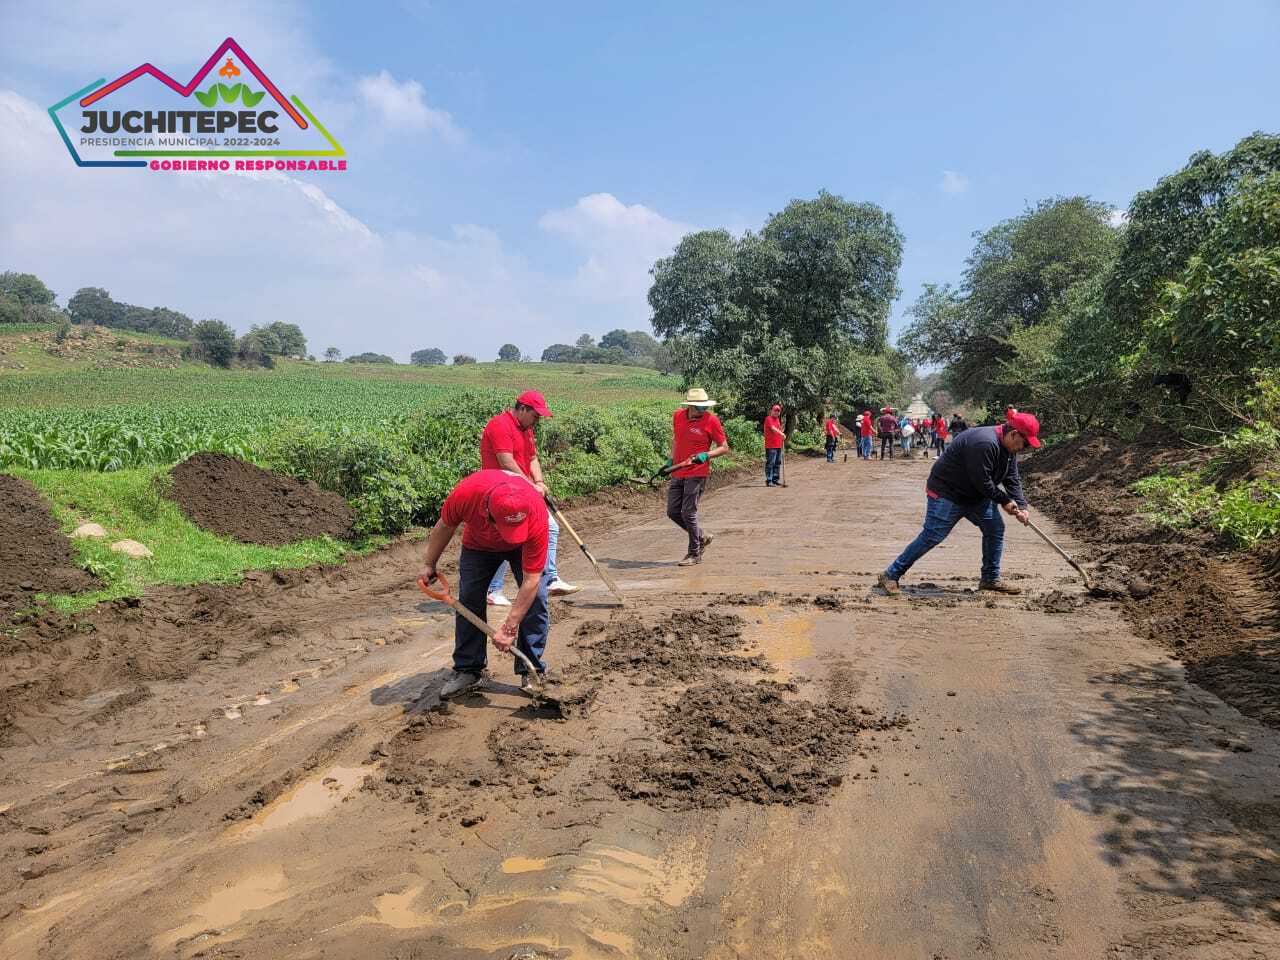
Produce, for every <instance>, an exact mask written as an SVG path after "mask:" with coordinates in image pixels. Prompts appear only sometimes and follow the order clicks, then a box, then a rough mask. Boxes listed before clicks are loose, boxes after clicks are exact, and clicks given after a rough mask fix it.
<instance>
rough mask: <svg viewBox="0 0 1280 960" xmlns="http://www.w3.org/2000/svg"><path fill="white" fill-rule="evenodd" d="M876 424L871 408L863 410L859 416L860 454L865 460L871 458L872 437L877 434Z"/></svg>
mask: <svg viewBox="0 0 1280 960" xmlns="http://www.w3.org/2000/svg"><path fill="white" fill-rule="evenodd" d="M875 431H876V428H875V424H874V422H873V421H872V418H871V411H870V410H863V411H862V416H861V417H859V418H858V456H860V457H862V459H863V460H870V459H871V438H872V436H873V435H874V434H875Z"/></svg>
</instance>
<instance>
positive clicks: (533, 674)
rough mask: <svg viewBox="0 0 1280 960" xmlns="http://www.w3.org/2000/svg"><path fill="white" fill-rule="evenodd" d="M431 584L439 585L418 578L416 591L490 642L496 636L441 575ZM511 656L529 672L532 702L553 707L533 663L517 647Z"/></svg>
mask: <svg viewBox="0 0 1280 960" xmlns="http://www.w3.org/2000/svg"><path fill="white" fill-rule="evenodd" d="M431 582H432V583H435V584H439V586H437V587H434V588H433V587H432V586H431V584H430V583H427V581H425V580H423V579H422V578H421V577H419V578H418V589H419V590H421V591H422V592H423V593H425V594H426V595H427V596H428V597H430V598H431V599H432V600H439V601H440V602H441V603H443V604H445V605H446V606H450V607H453V609H454V610H456V611H457V612H458V614H459V615H460V616H462V617H465V618H466V619H467V620H469V621H471V624H472V626H474V627H475V628H476V629H477V630H480V631H482V632H483V633H484V635H485V636H486V637H488V638H489V639H490V640H492V639H493V638H494V637H495V636H496V635H497V631H496V630H494V629H493V627H491V626H489V624H488V623H486V622H485V621H484V620H483V619H481V618H480V617H477V616H476V615H475V614H474V613H472V612H471V611H470V610H468V609H467V608H466V607H464V606H463V605H462V604H460V603H459V602H458V601H457V600H455V599H454V598H453V595H452V594H451V593H450V592H449V583H448V581H447V580H445V578H444V577H443V576H442V575H441V574H439V573H437V574H436V575H435V577H434V578H433V579H432V581H431ZM511 655H512V656H513V657H515V658H516V659H517V660H519V661H521V662H522V663H523V664H524V665H525V669H527V670H528V671H529V679H530V681H531V682H532V683H533V687H532V688H531V690H532V692H533V699H534V701H535V702H538V703H543V702H545V703H550V704H553V705H554V703H555V700H554V698H552V697H548V696H547V686H546V681H545V680H544V679H543V677H542V674H541V673H539V672H538V671H537V670H536V669H535V668H534V666H533V662H532V661H531V660H530V659H529V658H528V657H526V656H525V655H524V654H523V653H521V652H520V648H519V647H514V646H513V647H512V648H511Z"/></svg>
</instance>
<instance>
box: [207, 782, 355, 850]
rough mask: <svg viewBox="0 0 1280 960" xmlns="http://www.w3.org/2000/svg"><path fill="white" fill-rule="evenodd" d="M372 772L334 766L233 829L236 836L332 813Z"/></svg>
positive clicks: (293, 789)
mask: <svg viewBox="0 0 1280 960" xmlns="http://www.w3.org/2000/svg"><path fill="white" fill-rule="evenodd" d="M371 772H373V768H372V767H330V768H329V769H328V770H326V771H324V773H322V774H319V775H317V776H315V777H312V778H310V779H308V780H304V781H303V782H302V783H300V784H298V785H297V786H296V787H293V788H292V789H291V790H288V791H286V792H285V793H284V794H282V795H281V796H280V797H278V798H277V799H276V800H273V801H272V802H271V803H269V804H267V806H265V807H264V808H263V809H262V810H261V811H260V812H259V813H258V814H257V815H256V816H254V818H253V819H252V820H250V821H249V822H248V823H246V824H242V825H239V826H236V827H233V828H232V831H231V832H232V835H233V836H234V837H235V838H236V839H246V838H248V837H253V836H257V835H258V834H262V833H267V832H269V831H272V830H280V829H282V828H284V827H288V826H291V825H293V824H295V823H297V822H299V821H300V820H307V819H310V818H312V817H318V816H321V815H322V814H325V813H328V812H329V811H330V810H332V809H334V808H335V807H337V806H338V804H340V803H342V801H343V800H345V799H346V798H347V797H348V796H349V795H350V794H351V792H352V791H353V790H355V788H356V787H358V786H360V784H361V783H363V782H364V778H365V777H366V776H367V775H368V774H370V773H371Z"/></svg>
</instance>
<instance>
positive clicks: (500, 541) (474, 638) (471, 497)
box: [419, 470, 551, 699]
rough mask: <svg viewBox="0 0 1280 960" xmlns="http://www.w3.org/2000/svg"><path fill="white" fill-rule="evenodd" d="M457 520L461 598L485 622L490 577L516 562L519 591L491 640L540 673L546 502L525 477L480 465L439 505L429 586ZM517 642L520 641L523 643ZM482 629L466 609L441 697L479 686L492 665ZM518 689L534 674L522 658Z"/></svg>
mask: <svg viewBox="0 0 1280 960" xmlns="http://www.w3.org/2000/svg"><path fill="white" fill-rule="evenodd" d="M459 524H466V529H465V530H464V531H463V534H462V554H461V556H460V557H459V558H458V602H459V603H461V605H462V606H464V607H466V608H467V609H468V610H470V611H471V612H472V613H474V614H476V615H477V616H479V617H480V618H481V619H485V610H486V604H485V595H486V593H487V592H488V589H489V581H490V580H491V579H492V578H493V574H494V572H495V571H496V570H497V569H498V567H499V566H501V565H502V563H503V561H506V562H508V563H510V565H511V572H512V573H513V574H515V578H516V583H517V584H519V586H520V590H519V592H518V593H517V594H516V598H515V600H514V601H513V602H512V604H511V609H510V611H509V612H508V613H507V617H506V619H505V620H503V622H502V625H501V626H500V627H498V629H497V632H496V633H495V635H494V637H493V643H494V646H496V647H497V648H498V649H499V650H501V651H503V652H504V653H507V652H510V650H511V648H512V647H513V646H515V647H516V648H517V649H518V650H520V651H521V652H522V653H523V654H524V655H525V656H526V657H528V659H529V661H530V662H531V663H532V664H533V667H534V669H535V670H537V671H538V673H540V674H545V673H546V667H545V666H544V665H543V663H542V654H543V651H545V650H546V648H547V633H548V631H549V630H550V628H551V614H550V612H549V611H548V609H547V584H546V577H545V576H544V571H545V570H546V566H547V534H548V524H547V506H546V504H545V503H543V502H542V495H541V494H540V493H539V492H538V491H537V490H536V489H534V486H533V484H531V483H530V482H529V481H528V480H526V479H525V478H524V477H522V476H520V475H519V474H515V473H510V472H508V471H506V470H478V471H476V472H475V473H473V474H471V476H469V477H467V478H465V479H463V480H462V481H460V482H459V483H458V485H457V486H456V487H454V488H453V492H451V493H450V494H449V496H448V497H447V498H446V499H445V501H444V505H443V506H442V507H441V508H440V522H439V523H437V524H436V525H435V529H433V530H432V531H431V538H430V539H429V540H428V541H427V558H426V561H425V562H424V563H423V566H422V572H421V573H420V574H419V578H420V579H421V580H423V581H425V582H427V583H430V582H431V581H432V580H434V579H435V577H436V563H437V562H438V561H439V560H440V555H441V554H442V553H444V549H445V547H447V546H448V545H449V541H450V540H452V539H453V534H454V532H455V531H456V530H457V529H458V526H459ZM517 645H518V646H517ZM487 652H488V648H487V645H486V642H485V635H484V633H483V632H482V631H481V630H480V629H479V628H478V627H476V626H475V625H474V624H472V623H470V622H469V621H468V620H467V619H466V618H465V617H463V616H462V614H458V615H457V619H456V621H455V624H454V633H453V674H452V676H450V677H449V679H448V680H446V681H445V683H444V686H443V687H442V688H441V689H440V696H441V698H442V699H443V698H446V697H453V696H457V695H458V694H460V693H465V692H466V691H468V690H471V689H473V688H475V687H476V686H478V685H479V683H480V679H481V674H482V673H483V671H484V668H485V665H486V663H487V659H488V658H487ZM516 673H517V674H519V675H520V689H521V690H528V689H529V688H530V686H531V685H532V679H531V678H530V677H529V676H528V675H527V674H528V671H527V668H526V667H525V666H524V664H523V663H521V662H519V661H517V663H516Z"/></svg>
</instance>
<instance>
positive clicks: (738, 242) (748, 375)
mask: <svg viewBox="0 0 1280 960" xmlns="http://www.w3.org/2000/svg"><path fill="white" fill-rule="evenodd" d="M902 244H903V238H902V234H901V232H900V231H899V230H898V228H897V225H896V224H895V223H894V220H893V216H892V215H891V214H889V213H887V212H885V211H884V210H882V209H881V208H880V207H878V206H876V205H875V204H873V203H854V202H851V201H848V200H845V199H844V198H842V197H838V196H836V195H834V194H831V193H827V192H825V191H823V192H822V193H820V194H819V195H818V196H817V198H816V199H813V200H794V201H792V202H791V203H789V204H788V205H787V206H786V207H785V208H784V209H783V210H782V212H781V213H777V214H774V215H773V216H771V217H770V218H769V219H768V221H766V223H765V225H764V228H763V229H762V230H761V231H760V233H759V234H754V233H750V232H748V233H746V234H744V235H743V236H742V237H740V238H735V237H733V236H732V235H731V234H730V233H729V232H728V231H726V230H703V231H699V232H696V233H691V234H688V235H686V236H685V237H683V238H682V239H681V241H680V243H679V244H678V245H677V246H676V249H675V251H674V253H673V254H672V255H671V256H670V257H666V258H664V259H661V260H659V261H658V262H657V263H656V264H654V266H653V269H652V270H651V271H650V272H651V274H652V276H653V284H652V286H651V287H650V289H649V305H650V306H651V307H652V308H653V320H652V322H653V328H654V330H655V331H656V332H657V333H658V335H659V336H661V337H663V338H664V339H665V340H666V342H667V345H668V346H669V347H670V349H671V352H672V356H673V358H674V362H675V364H676V366H677V367H678V368H679V369H680V371H681V372H682V373H683V374H684V376H685V378H686V380H695V379H696V380H698V381H699V382H700V383H701V384H702V385H704V386H706V387H707V388H708V389H712V388H714V389H716V391H717V392H718V393H719V394H720V395H721V396H724V397H726V398H728V400H729V402H730V404H736V405H737V406H739V407H740V408H741V410H742V412H744V413H749V414H751V415H755V414H757V413H759V412H760V411H762V410H766V409H768V406H769V405H770V403H772V402H775V401H776V402H780V403H782V404H783V405H784V407H785V408H786V409H787V411H788V415H789V416H791V415H793V414H794V413H796V412H797V411H800V412H804V413H807V414H810V415H813V416H816V415H818V414H819V413H820V412H821V410H822V407H823V405H824V403H825V402H826V401H827V400H829V399H834V398H843V399H849V398H850V397H852V396H854V395H857V396H881V395H883V394H884V392H885V391H887V390H888V389H890V388H891V385H892V383H893V382H895V376H896V374H895V372H894V363H893V361H892V358H891V357H890V356H889V355H888V353H887V345H886V339H887V334H888V321H889V310H890V306H891V305H892V302H893V300H894V299H895V298H896V297H897V295H898V292H899V291H898V287H897V275H898V268H899V266H900V264H901V261H902Z"/></svg>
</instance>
